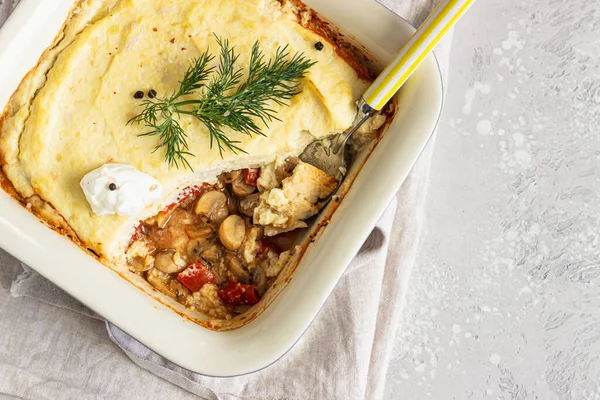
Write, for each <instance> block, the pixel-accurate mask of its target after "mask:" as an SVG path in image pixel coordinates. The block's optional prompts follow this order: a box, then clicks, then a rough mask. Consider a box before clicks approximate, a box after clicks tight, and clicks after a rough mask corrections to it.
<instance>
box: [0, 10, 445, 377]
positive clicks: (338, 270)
mask: <svg viewBox="0 0 600 400" xmlns="http://www.w3.org/2000/svg"><path fill="white" fill-rule="evenodd" d="M305 3H306V4H307V5H308V6H310V7H312V8H314V9H315V10H317V12H319V14H320V15H321V16H323V17H324V18H326V19H329V20H330V21H331V22H333V23H334V24H335V25H336V26H338V27H339V28H340V29H341V30H342V31H343V32H344V33H346V34H349V35H350V36H352V37H354V38H355V39H356V40H357V42H358V43H360V44H362V45H364V46H365V47H366V48H367V49H368V51H369V52H370V53H371V54H372V55H373V56H375V57H376V58H377V59H379V60H381V61H382V62H386V61H387V60H389V59H390V58H391V56H392V54H393V53H394V52H395V51H396V50H397V49H398V48H399V47H400V46H401V44H402V43H403V42H405V41H406V40H407V39H408V38H409V36H410V34H411V32H412V28H411V27H410V26H409V25H408V24H407V23H406V22H404V21H403V20H401V19H400V18H399V17H397V16H396V15H394V14H393V13H391V12H390V11H389V10H386V9H385V8H383V7H381V6H380V5H378V4H377V3H375V2H373V1H372V0H353V1H344V0H329V1H325V0H321V1H316V0H313V1H306V2H305ZM71 5H72V1H70V0H62V1H60V2H51V1H50V0H23V1H22V2H21V4H20V5H19V6H18V7H17V9H16V10H15V12H14V13H13V15H12V16H11V18H10V19H9V20H8V21H7V23H6V25H5V26H4V27H3V28H2V30H1V31H0V65H2V67H1V68H0V82H2V85H1V86H0V106H2V107H3V106H4V104H5V103H6V102H7V101H8V99H9V97H10V95H11V94H12V93H13V91H14V89H15V88H16V87H17V85H18V83H19V81H20V79H21V78H22V77H23V76H24V75H25V74H26V73H27V71H29V69H31V67H32V66H33V65H35V63H36V62H37V60H38V58H39V56H40V54H41V53H42V52H43V51H44V49H45V48H46V47H47V46H48V45H49V44H50V43H51V42H52V40H53V38H54V35H55V34H56V32H58V30H59V28H60V26H61V24H62V22H63V21H64V20H65V18H66V16H67V13H68V11H69V9H70V7H71ZM441 91H442V89H441V78H440V74H439V69H438V68H437V64H436V62H435V59H434V58H433V57H429V58H428V59H427V61H426V62H425V63H424V64H423V66H422V67H421V68H420V70H419V71H418V73H417V74H416V75H415V76H414V77H413V78H411V80H410V81H409V82H408V83H407V84H406V85H405V87H404V88H403V89H402V91H401V93H400V94H399V104H400V107H399V112H398V115H397V117H396V119H395V120H394V121H393V123H392V124H391V126H390V127H389V130H388V132H387V134H386V135H385V136H384V138H383V139H382V143H380V145H378V146H377V147H376V148H375V150H374V152H373V153H372V155H371V156H370V158H369V160H368V162H367V163H366V164H365V165H364V167H363V168H362V170H361V171H360V174H358V176H357V177H356V179H355V180H354V183H353V185H352V188H351V190H350V191H349V193H348V195H347V196H346V198H345V199H344V200H343V202H342V203H341V204H340V206H339V209H338V210H337V212H336V213H335V214H334V215H333V216H332V218H331V220H330V221H329V222H330V223H329V224H328V225H327V227H326V228H325V229H323V230H321V232H320V237H319V240H317V241H316V242H315V243H314V244H312V245H311V246H310V247H309V249H308V251H307V253H306V254H305V256H304V258H303V259H302V261H301V263H300V264H299V265H298V267H297V268H296V270H295V272H294V273H293V275H290V276H288V280H289V283H287V286H285V285H281V286H280V289H278V290H277V292H279V291H281V293H280V295H278V296H276V294H278V293H274V294H271V295H270V299H269V301H267V302H265V304H266V305H269V304H270V305H269V307H266V308H265V307H264V306H262V307H263V309H261V310H259V312H257V313H256V314H255V315H254V316H253V318H254V317H255V318H256V319H255V320H254V321H253V322H252V323H250V324H247V325H243V326H242V327H241V328H239V329H236V330H233V331H228V332H212V331H209V330H207V329H205V328H203V327H201V326H199V325H196V324H192V323H189V322H188V323H186V321H187V320H185V319H183V318H181V316H179V315H178V314H176V313H173V312H172V311H171V310H170V309H169V308H168V307H166V306H164V305H162V304H160V303H159V302H157V301H155V300H154V299H153V298H152V297H150V296H147V295H146V294H144V293H142V292H141V291H139V290H137V289H136V288H135V287H134V286H132V285H130V284H129V283H128V282H126V281H125V280H124V279H122V278H121V277H120V276H119V275H117V274H115V273H114V272H113V271H111V270H110V269H108V268H104V267H102V266H101V265H100V264H99V263H98V262H97V261H95V260H94V259H92V258H91V257H89V256H88V255H86V254H84V253H83V252H82V251H81V250H80V249H79V248H77V247H76V246H74V245H73V244H72V243H71V242H69V241H68V240H67V239H66V238H64V237H62V236H60V235H58V234H56V233H55V232H53V231H52V230H50V229H49V228H47V227H45V226H44V225H42V224H40V223H39V221H38V220H37V219H36V218H35V217H34V216H32V215H31V214H29V213H28V212H27V211H26V210H24V209H23V208H22V207H21V206H20V205H19V204H17V203H16V202H15V201H14V200H12V199H11V198H10V197H9V196H7V195H6V194H5V193H4V192H0V246H1V247H2V248H4V249H6V250H7V251H9V252H10V253H12V254H13V255H15V256H16V257H18V258H19V259H21V260H22V261H24V262H26V263H27V264H29V265H31V266H32V267H33V268H34V269H36V270H37V271H38V272H39V273H41V274H42V275H44V276H45V277H47V278H48V279H50V280H51V281H53V282H54V283H56V284H57V285H58V286H60V287H61V288H63V289H64V290H66V291H67V292H69V293H70V294H71V295H73V296H74V297H75V298H77V299H79V300H80V301H82V302H83V303H84V304H86V305H87V306H89V307H90V308H92V309H94V310H95V311H97V312H98V313H99V314H101V315H103V316H104V317H105V318H107V319H108V320H110V321H111V322H113V323H114V324H116V325H117V326H119V327H120V328H121V329H123V330H124V331H126V332H128V333H129V334H131V335H132V336H133V337H135V338H136V339H137V340H139V341H140V342H142V343H144V344H145V345H147V346H148V347H150V348H151V349H153V350H154V351H156V352H157V353H159V354H161V355H163V356H165V357H166V358H168V359H170V360H171V361H173V362H175V363H177V364H179V365H181V366H182V367H184V368H187V369H189V370H192V371H195V372H198V373H202V374H206V375H213V376H232V375H238V374H243V373H248V372H252V371H255V370H258V369H260V368H263V367H265V366H267V365H269V364H270V363H272V362H274V361H275V360H277V359H278V358H279V357H281V356H282V355H283V354H284V353H285V352H286V351H287V350H288V349H289V348H291V346H292V345H293V344H294V343H295V342H296V341H297V340H298V338H299V337H300V336H301V335H302V333H303V332H304V331H305V330H306V328H307V327H308V325H309V324H310V322H311V321H312V320H313V319H314V317H315V316H316V314H317V313H318V311H319V309H320V308H321V306H322V304H323V303H324V302H325V300H326V298H327V296H328V295H329V293H330V292H331V291H332V290H333V288H334V286H335V284H336V282H337V281H338V279H339V278H340V276H341V275H342V274H343V272H344V270H345V268H346V266H347V265H348V264H349V263H350V261H351V260H352V258H353V256H354V255H355V254H356V252H357V251H358V249H359V248H360V246H361V245H362V243H363V242H364V240H365V239H366V237H367V236H368V234H369V232H370V231H371V229H372V227H373V226H374V224H375V223H376V221H377V219H378V218H379V216H380V215H381V213H382V212H383V210H384V209H385V207H386V206H387V204H388V203H389V201H390V200H391V199H392V197H393V195H394V194H395V192H396V191H397V189H398V188H399V187H400V185H401V184H402V182H403V181H404V179H405V178H406V176H407V175H408V173H409V171H410V169H411V168H412V165H413V164H414V162H415V161H416V159H417V157H418V155H419V154H420V153H421V151H422V150H423V148H424V146H425V144H426V142H427V140H428V139H429V137H430V135H431V133H432V132H433V129H434V128H435V124H436V122H437V119H438V117H439V113H440V109H441V98H442V95H441ZM358 169H359V168H357V169H356V170H355V171H354V172H358ZM325 249H327V250H326V251H325ZM289 278H291V279H289ZM89 282H94V285H93V286H90V285H89ZM107 292H108V293H111V296H108V297H107V296H106V293H107ZM261 311H262V312H261ZM167 332H168V334H169V336H170V337H171V340H170V341H169V342H168V343H165V342H164V340H163V338H164V337H165V334H166V333H167Z"/></svg>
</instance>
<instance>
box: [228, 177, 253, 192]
mask: <svg viewBox="0 0 600 400" xmlns="http://www.w3.org/2000/svg"><path fill="white" fill-rule="evenodd" d="M231 191H232V192H233V194H235V195H236V196H238V197H244V196H249V195H251V194H252V193H254V192H256V186H251V185H246V184H245V183H244V175H243V174H240V176H239V177H238V178H237V179H236V180H235V181H233V182H231Z"/></svg>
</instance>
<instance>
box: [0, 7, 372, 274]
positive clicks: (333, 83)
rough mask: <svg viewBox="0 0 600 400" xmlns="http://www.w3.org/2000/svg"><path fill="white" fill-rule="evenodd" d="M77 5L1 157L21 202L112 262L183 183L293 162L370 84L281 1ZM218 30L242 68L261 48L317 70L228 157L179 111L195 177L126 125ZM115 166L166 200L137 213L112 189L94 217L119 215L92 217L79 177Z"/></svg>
mask: <svg viewBox="0 0 600 400" xmlns="http://www.w3.org/2000/svg"><path fill="white" fill-rule="evenodd" d="M78 4H79V5H78V8H77V9H76V11H74V12H73V13H72V15H71V18H70V20H69V21H68V22H67V24H66V25H65V28H64V30H63V32H62V33H61V35H62V36H60V40H59V41H57V44H56V46H55V47H53V48H52V49H50V50H49V51H48V52H47V53H45V55H44V57H43V58H42V60H41V61H40V64H39V65H38V67H37V68H36V69H34V71H33V72H32V73H31V74H30V75H29V76H28V77H27V78H26V80H25V81H24V84H22V85H21V87H20V88H19V90H18V92H17V93H16V94H15V96H14V97H13V99H12V100H11V104H9V108H8V113H7V116H8V118H6V119H5V121H4V123H3V124H2V126H0V129H1V131H0V152H1V153H2V161H3V168H4V172H5V173H6V175H7V177H8V178H9V179H10V181H11V182H12V183H13V185H14V186H15V188H16V189H17V191H18V192H19V193H20V194H21V195H22V196H23V197H29V196H32V195H34V194H37V195H39V196H40V197H41V198H42V199H44V201H46V202H48V203H49V204H50V205H52V206H53V207H54V209H55V210H56V212H57V213H58V214H60V215H61V216H62V217H63V218H64V219H65V221H66V222H67V224H68V225H69V226H70V227H72V228H73V230H74V231H75V232H76V233H77V236H78V237H79V238H80V239H81V240H82V241H83V242H84V243H86V244H87V245H88V247H89V248H92V249H94V250H95V251H96V252H98V253H99V254H102V255H103V256H105V257H107V258H108V259H110V260H112V261H114V262H119V261H122V260H123V257H124V253H125V249H126V246H127V245H128V243H129V240H130V238H131V236H132V234H133V232H134V229H135V226H136V225H137V224H138V223H139V221H140V220H143V219H146V218H149V217H150V216H152V215H156V214H157V213H158V212H159V211H160V210H162V209H164V207H166V206H167V205H169V204H171V203H172V202H173V201H175V200H176V198H177V194H178V193H180V192H181V190H182V189H183V188H185V187H187V186H191V185H200V184H202V183H204V182H208V183H211V182H215V180H216V176H217V175H218V174H220V173H221V172H222V171H230V170H235V169H240V168H246V167H248V166H249V165H264V164H266V163H269V162H272V161H273V160H275V158H276V157H277V156H283V157H285V156H288V155H298V154H299V153H301V151H302V150H303V149H304V147H305V146H306V145H307V144H308V143H310V142H311V141H313V140H314V139H315V138H318V137H322V136H326V135H330V134H332V133H336V132H342V131H344V130H345V129H347V128H348V127H349V126H350V125H351V124H352V122H353V119H354V116H355V114H356V106H355V102H356V101H357V100H358V99H360V96H361V94H362V93H363V92H364V90H365V89H366V88H367V87H368V85H369V82H368V81H366V80H363V79H361V78H360V77H359V76H358V74H357V72H356V71H355V70H354V69H353V68H352V67H351V66H350V65H349V64H348V63H347V62H346V61H345V60H344V59H343V58H342V57H341V56H340V55H339V54H338V52H337V51H336V47H335V46H334V45H333V44H332V43H330V42H328V41H326V40H324V39H323V37H322V36H320V35H318V34H317V33H315V32H313V31H311V30H309V29H307V28H305V27H303V26H302V25H300V24H299V23H298V19H297V15H296V14H295V13H294V12H292V11H291V10H288V9H287V8H286V7H282V6H281V4H280V2H278V1H275V0H227V1H214V0H185V1H182V0H177V1H174V0H135V1H134V0H89V1H85V2H78ZM215 35H217V36H219V37H221V38H223V39H228V40H229V42H230V43H231V45H234V46H236V53H237V54H239V55H240V57H239V60H238V65H239V66H240V67H243V68H247V65H248V63H249V57H250V55H251V53H252V45H253V44H254V43H255V42H256V41H259V42H260V44H261V48H262V49H263V50H264V52H265V60H268V59H272V58H273V57H274V56H275V51H276V49H277V48H278V47H279V46H286V45H287V46H288V51H289V52H290V54H295V53H296V52H299V53H304V54H305V55H306V56H307V57H308V58H310V59H311V60H313V61H316V62H317V64H316V65H315V66H313V67H311V68H310V70H309V71H308V74H307V76H306V78H305V79H303V80H302V81H301V83H300V84H301V86H300V88H301V90H302V92H301V93H300V94H299V95H297V96H295V97H294V98H293V99H292V100H291V101H290V104H289V107H288V106H280V105H277V104H272V105H271V106H272V108H273V109H274V110H275V111H276V113H277V118H278V120H277V121H272V123H270V126H269V128H268V129H264V130H263V133H264V134H265V135H264V136H260V135H254V136H252V137H250V136H247V135H244V134H241V133H239V132H234V131H230V130H228V131H227V132H226V133H227V135H228V137H229V138H231V139H232V140H235V141H239V143H238V146H239V147H240V148H242V149H243V150H244V151H245V152H246V153H241V152H240V153H239V154H234V153H232V152H230V151H226V152H225V153H224V154H223V158H221V156H220V154H219V151H218V150H217V149H215V148H211V146H210V136H209V134H208V131H207V129H206V127H205V126H204V125H203V124H202V123H200V122H199V121H197V120H195V119H194V118H193V117H190V116H187V115H182V116H181V119H180V123H181V125H182V128H183V129H184V131H185V132H186V133H187V134H188V144H189V147H190V148H189V152H190V153H192V154H194V155H195V157H190V158H189V161H190V164H191V167H192V168H193V170H194V173H192V172H191V171H190V170H188V169H185V168H181V169H177V168H174V167H172V168H170V167H169V166H168V165H167V164H166V163H165V161H164V158H165V157H164V151H163V150H162V149H159V150H158V151H156V152H153V151H154V149H155V148H156V146H157V144H158V138H157V137H149V136H140V135H141V134H143V133H146V132H147V131H148V128H147V127H144V126H143V125H136V124H133V125H127V121H128V120H129V119H131V118H132V117H133V116H135V115H137V114H138V113H139V112H140V111H141V108H140V102H141V100H139V99H136V98H134V95H135V93H136V92H138V91H143V92H144V93H146V94H147V93H148V92H149V91H150V90H154V91H156V92H157V95H158V97H161V96H162V97H165V96H169V95H171V94H172V93H173V92H174V91H175V90H176V89H177V88H178V87H179V81H180V80H181V78H182V76H183V74H184V72H185V71H186V69H187V68H188V66H189V65H190V62H191V60H192V59H193V58H195V57H199V56H200V55H201V54H202V53H203V52H204V51H205V50H206V49H209V50H210V52H211V53H213V54H215V53H216V52H218V49H219V48H218V46H217V44H216V42H215ZM318 42H322V43H324V46H323V48H322V49H321V50H318V49H317V48H316V47H315V44H316V43H318ZM317 47H320V46H317ZM215 62H216V61H215ZM244 73H245V74H247V71H244ZM110 163H120V164H124V165H129V166H131V167H132V168H135V169H136V170H138V171H140V172H143V173H145V174H147V175H150V176H152V177H154V178H155V179H156V180H157V181H158V182H159V183H160V185H161V186H162V188H163V191H162V194H161V195H160V196H158V192H156V193H153V195H152V197H148V199H150V200H152V201H150V203H149V204H147V206H146V207H144V208H143V210H141V211H140V212H139V214H138V213H137V211H138V210H139V206H140V205H141V203H140V204H137V203H136V204H135V206H134V205H133V203H129V202H130V201H131V200H130V199H129V195H127V200H126V201H124V202H123V204H121V203H120V200H118V199H116V197H118V196H117V194H114V195H110V194H108V195H107V197H106V198H103V199H101V200H98V199H96V197H94V198H95V200H92V202H91V203H92V207H96V209H98V210H100V211H101V212H100V213H99V214H104V212H108V213H112V212H116V214H115V215H98V214H96V213H94V212H92V208H91V207H90V204H88V201H87V200H86V197H85V196H84V193H83V192H82V191H81V189H80V187H79V182H80V181H81V180H82V178H83V177H84V176H85V175H86V174H87V173H89V172H90V171H93V170H95V169H97V168H99V167H100V166H102V165H105V164H110ZM145 183H146V182H145V181H144V184H145ZM97 190H98V191H99V193H104V195H106V193H105V192H103V191H102V190H101V189H97ZM94 193H96V192H94ZM97 195H98V194H97V193H96V194H93V196H97ZM113 196H114V197H115V199H112V197H113ZM109 198H110V199H109ZM113 200H114V201H113ZM96 201H98V204H96V205H95V206H94V202H96ZM105 201H106V202H108V203H106V204H105V203H104V202H105ZM100 203H102V204H103V205H102V206H100V205H99V204H100ZM143 203H144V204H145V203H146V202H145V201H144V202H143ZM124 204H126V206H125V205H124ZM134 211H136V212H134ZM119 214H120V215H119ZM136 214H138V215H136Z"/></svg>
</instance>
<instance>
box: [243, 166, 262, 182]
mask: <svg viewBox="0 0 600 400" xmlns="http://www.w3.org/2000/svg"><path fill="white" fill-rule="evenodd" d="M243 173H244V183H245V184H246V185H249V186H256V181H257V180H258V178H260V168H246V169H244V170H243Z"/></svg>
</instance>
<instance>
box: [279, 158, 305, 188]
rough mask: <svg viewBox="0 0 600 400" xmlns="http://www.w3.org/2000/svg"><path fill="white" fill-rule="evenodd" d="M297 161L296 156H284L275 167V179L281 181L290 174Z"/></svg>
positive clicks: (298, 161)
mask: <svg viewBox="0 0 600 400" xmlns="http://www.w3.org/2000/svg"><path fill="white" fill-rule="evenodd" d="M299 163H300V159H299V158H298V157H288V158H286V159H285V161H284V162H283V163H282V164H281V165H279V166H278V167H277V168H276V169H275V176H276V177H277V180H278V181H279V182H281V181H282V180H284V179H285V178H287V177H289V176H290V175H292V172H293V171H294V169H295V168H296V166H297V165H298V164H299Z"/></svg>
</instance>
